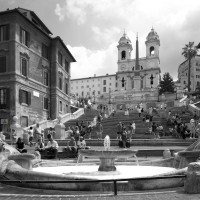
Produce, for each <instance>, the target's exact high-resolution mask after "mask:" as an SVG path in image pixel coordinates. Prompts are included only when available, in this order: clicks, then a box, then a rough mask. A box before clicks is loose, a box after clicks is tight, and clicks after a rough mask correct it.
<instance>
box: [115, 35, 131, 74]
mask: <svg viewBox="0 0 200 200" xmlns="http://www.w3.org/2000/svg"><path fill="white" fill-rule="evenodd" d="M117 48H118V62H117V64H118V71H127V70H128V62H127V61H128V60H130V59H131V51H132V50H133V48H132V44H131V40H130V39H129V38H128V36H127V35H126V33H125V32H124V34H123V36H122V37H121V38H120V40H119V44H118V45H117Z"/></svg>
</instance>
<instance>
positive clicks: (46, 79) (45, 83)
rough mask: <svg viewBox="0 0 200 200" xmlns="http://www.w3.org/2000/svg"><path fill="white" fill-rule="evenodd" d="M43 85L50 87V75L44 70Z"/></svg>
mask: <svg viewBox="0 0 200 200" xmlns="http://www.w3.org/2000/svg"><path fill="white" fill-rule="evenodd" d="M43 83H44V85H46V86H49V73H48V71H46V70H44V73H43Z"/></svg>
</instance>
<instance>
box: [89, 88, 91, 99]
mask: <svg viewBox="0 0 200 200" xmlns="http://www.w3.org/2000/svg"><path fill="white" fill-rule="evenodd" d="M90 92H91V88H89V99H90Z"/></svg>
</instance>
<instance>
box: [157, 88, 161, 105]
mask: <svg viewBox="0 0 200 200" xmlns="http://www.w3.org/2000/svg"><path fill="white" fill-rule="evenodd" d="M160 88H161V87H160V86H158V102H160V94H159V92H160Z"/></svg>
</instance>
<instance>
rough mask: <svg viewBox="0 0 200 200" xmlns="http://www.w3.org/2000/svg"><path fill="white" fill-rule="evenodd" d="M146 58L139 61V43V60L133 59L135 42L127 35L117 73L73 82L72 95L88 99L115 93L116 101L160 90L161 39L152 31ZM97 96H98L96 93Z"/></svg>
mask: <svg viewBox="0 0 200 200" xmlns="http://www.w3.org/2000/svg"><path fill="white" fill-rule="evenodd" d="M145 45H146V57H143V58H139V42H138V37H137V39H136V51H135V59H132V58H131V53H132V50H133V47H132V43H131V40H130V39H129V38H128V36H127V35H126V33H124V34H123V36H122V37H121V38H120V40H119V42H118V46H117V49H118V61H117V72H116V74H113V75H108V74H107V75H105V76H94V77H88V78H80V79H72V80H71V92H72V93H73V94H75V95H76V96H77V97H87V96H89V94H93V95H95V96H97V97H98V96H99V95H104V94H105V93H107V94H109V93H110V92H111V93H112V97H113V98H114V96H117V95H120V92H122V91H123V92H122V93H123V94H124V92H127V93H129V94H132V95H133V94H134V93H137V95H140V96H141V95H144V94H145V91H148V92H149V91H152V90H156V91H157V87H158V85H159V82H160V73H161V70H160V58H159V47H160V39H159V36H158V34H157V33H156V32H155V31H154V29H153V28H152V29H151V31H150V33H149V34H148V35H147V38H146V42H145ZM94 92H95V93H94Z"/></svg>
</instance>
